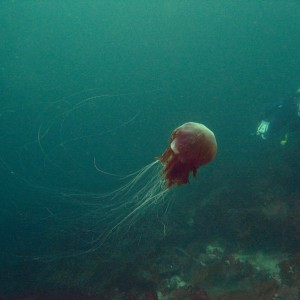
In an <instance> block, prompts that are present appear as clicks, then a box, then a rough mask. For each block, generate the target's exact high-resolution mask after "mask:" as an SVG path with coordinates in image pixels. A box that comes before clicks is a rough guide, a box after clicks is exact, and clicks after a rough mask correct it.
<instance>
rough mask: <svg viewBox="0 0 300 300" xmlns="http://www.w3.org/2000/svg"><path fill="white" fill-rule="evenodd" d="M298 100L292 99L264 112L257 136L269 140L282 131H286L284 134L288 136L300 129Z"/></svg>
mask: <svg viewBox="0 0 300 300" xmlns="http://www.w3.org/2000/svg"><path fill="white" fill-rule="evenodd" d="M297 100H298V99H297V98H295V97H290V98H288V99H286V100H284V101H280V102H277V103H275V104H273V105H272V106H270V107H269V108H268V109H267V110H266V111H265V112H264V114H263V116H262V118H261V121H260V123H259V125H258V128H257V132H256V134H257V135H260V136H261V138H262V139H268V138H269V137H270V136H272V135H274V134H276V133H279V132H280V131H282V130H285V132H283V134H286V133H287V132H289V131H290V130H294V129H295V127H299V126H300V117H299V115H298V107H297V103H298V102H297Z"/></svg>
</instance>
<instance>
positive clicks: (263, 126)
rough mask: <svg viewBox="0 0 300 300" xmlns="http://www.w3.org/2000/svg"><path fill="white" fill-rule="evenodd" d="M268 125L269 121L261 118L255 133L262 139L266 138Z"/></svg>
mask: <svg viewBox="0 0 300 300" xmlns="http://www.w3.org/2000/svg"><path fill="white" fill-rule="evenodd" d="M269 125H270V122H267V121H264V120H262V121H261V122H260V124H259V125H258V128H257V131H256V135H260V136H261V138H262V139H263V140H265V139H266V138H267V136H266V134H267V132H268V129H269Z"/></svg>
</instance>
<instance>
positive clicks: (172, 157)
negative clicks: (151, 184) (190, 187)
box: [158, 122, 217, 187]
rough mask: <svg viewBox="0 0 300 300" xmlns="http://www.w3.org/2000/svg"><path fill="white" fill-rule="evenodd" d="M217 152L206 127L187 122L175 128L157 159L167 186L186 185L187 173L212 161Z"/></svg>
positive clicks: (211, 135)
mask: <svg viewBox="0 0 300 300" xmlns="http://www.w3.org/2000/svg"><path fill="white" fill-rule="evenodd" d="M216 152H217V143H216V139H215V135H214V134H213V132H212V131H211V130H209V129H208V128H207V127H206V126H204V125H203V124H199V123H194V122H188V123H185V124H183V125H181V126H180V127H178V128H176V129H175V130H174V131H173V133H172V136H171V140H170V143H169V146H168V148H167V150H166V151H165V152H164V153H163V154H162V155H161V156H160V157H159V158H158V159H159V160H160V161H161V162H162V163H163V164H165V166H164V170H163V172H164V176H165V179H166V181H167V186H168V187H171V186H172V185H173V184H177V185H180V184H186V183H188V182H189V173H190V172H193V175H194V176H196V175H197V169H198V168H199V167H201V166H203V165H206V164H207V163H209V162H210V161H212V160H213V159H214V157H215V155H216Z"/></svg>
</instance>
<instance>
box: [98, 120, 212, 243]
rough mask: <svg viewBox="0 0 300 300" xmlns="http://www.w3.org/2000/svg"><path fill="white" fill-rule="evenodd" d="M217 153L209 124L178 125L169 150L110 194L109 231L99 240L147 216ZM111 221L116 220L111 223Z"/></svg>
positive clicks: (106, 217) (107, 214)
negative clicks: (172, 190) (152, 208)
mask: <svg viewBox="0 0 300 300" xmlns="http://www.w3.org/2000/svg"><path fill="white" fill-rule="evenodd" d="M216 152H217V143H216V139H215V136H214V134H213V132H212V131H211V130H209V129H208V128H207V127H206V126H204V125H202V124H199V123H194V122H188V123H185V124H183V125H181V126H180V127H178V128H176V129H175V130H174V131H173V133H172V135H171V140H170V143H169V146H168V148H167V150H166V151H165V152H164V153H163V154H162V155H161V156H160V157H158V158H157V159H156V160H155V161H154V162H152V163H150V164H148V165H146V166H145V167H143V168H142V169H140V170H139V171H137V172H135V173H133V174H131V175H129V176H130V177H131V180H129V182H128V183H127V184H125V185H124V186H121V187H120V188H119V189H117V190H115V191H114V192H112V193H111V194H110V195H109V205H108V207H107V213H105V214H104V215H105V224H106V225H107V230H104V232H103V235H102V236H100V237H99V243H100V244H101V243H102V241H103V240H106V239H107V238H108V237H109V236H110V235H111V234H113V233H114V232H116V231H119V229H120V228H122V227H128V225H129V227H130V226H131V225H132V224H133V223H134V222H135V221H137V219H138V217H139V216H140V215H144V216H145V215H147V213H148V209H149V208H150V207H151V206H157V205H158V204H161V203H163V202H164V201H163V200H164V198H165V197H166V196H167V195H168V194H169V193H170V190H171V187H172V186H173V185H182V184H186V183H188V182H189V173H190V172H192V173H193V175H194V176H196V174H197V169H198V168H199V167H201V166H203V165H205V164H207V163H209V162H210V161H212V160H213V159H214V157H215V155H216ZM127 178H128V177H127ZM102 208H103V206H102ZM107 220H113V221H112V223H110V224H108V223H107ZM96 244H97V245H98V246H99V244H98V242H96ZM97 245H96V247H98V246H97Z"/></svg>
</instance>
